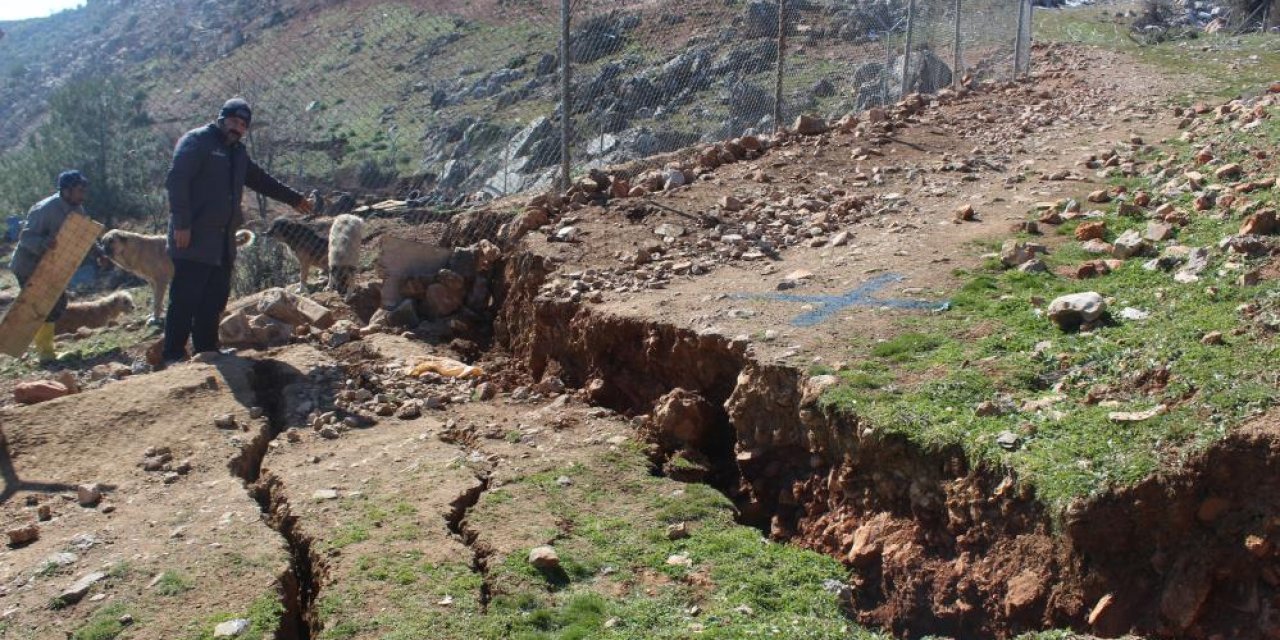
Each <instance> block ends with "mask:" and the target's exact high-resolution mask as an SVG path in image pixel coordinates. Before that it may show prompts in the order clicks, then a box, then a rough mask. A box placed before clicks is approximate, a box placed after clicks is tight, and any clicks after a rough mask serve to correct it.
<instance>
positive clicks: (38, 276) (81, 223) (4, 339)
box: [0, 213, 103, 358]
mask: <svg viewBox="0 0 1280 640" xmlns="http://www.w3.org/2000/svg"><path fill="white" fill-rule="evenodd" d="M102 230H103V227H102V225H101V224H98V223H97V222H94V221H93V220H90V219H89V217H88V216H85V215H83V214H79V213H72V214H71V215H69V216H67V220H66V222H63V223H62V228H61V229H59V230H58V237H57V246H56V247H55V248H54V249H53V250H52V251H46V252H45V254H44V257H42V258H41V259H40V264H38V265H36V270H35V273H32V274H31V279H30V280H28V281H27V286H26V287H23V289H22V293H19V294H18V299H17V300H14V302H13V305H12V306H10V307H9V310H8V311H7V312H6V313H5V314H4V318H3V319H0V353H7V354H9V355H11V356H13V357H15V358H17V357H20V356H21V355H22V352H24V351H26V350H27V345H29V344H31V339H32V338H34V337H35V335H36V330H37V329H39V328H40V325H41V324H42V323H44V319H45V318H46V317H48V315H49V312H50V311H52V310H53V305H54V304H56V303H57V302H58V296H60V295H62V292H63V291H66V289H67V285H69V284H71V276H72V275H74V274H75V272H76V269H78V268H80V263H81V262H84V257H85V256H86V255H88V254H89V249H90V248H91V247H93V243H94V242H96V241H97V240H98V236H99V235H101V234H102Z"/></svg>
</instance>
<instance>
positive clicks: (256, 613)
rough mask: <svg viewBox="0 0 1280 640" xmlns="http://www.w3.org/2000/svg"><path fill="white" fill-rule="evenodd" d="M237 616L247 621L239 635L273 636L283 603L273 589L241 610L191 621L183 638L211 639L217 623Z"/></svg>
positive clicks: (250, 636) (254, 636)
mask: <svg viewBox="0 0 1280 640" xmlns="http://www.w3.org/2000/svg"><path fill="white" fill-rule="evenodd" d="M237 618H244V619H246V620H248V621H249V628H248V629H247V630H245V632H244V633H243V634H241V637H243V638H262V637H275V634H276V630H278V629H279V628H280V623H281V621H282V620H283V619H284V603H282V602H281V601H280V595H279V594H277V593H275V592H274V591H272V592H268V593H265V594H263V595H262V596H261V597H259V598H258V599H257V600H254V601H253V602H252V603H250V605H249V608H248V609H247V610H245V611H243V612H238V613H228V612H224V613H219V614H215V615H212V616H209V617H207V618H205V619H204V620H198V621H195V622H192V623H191V624H190V625H188V627H187V629H188V630H187V632H186V636H185V638H186V640H213V629H214V627H216V626H217V625H218V624H219V623H222V622H226V621H227V620H235V619H237Z"/></svg>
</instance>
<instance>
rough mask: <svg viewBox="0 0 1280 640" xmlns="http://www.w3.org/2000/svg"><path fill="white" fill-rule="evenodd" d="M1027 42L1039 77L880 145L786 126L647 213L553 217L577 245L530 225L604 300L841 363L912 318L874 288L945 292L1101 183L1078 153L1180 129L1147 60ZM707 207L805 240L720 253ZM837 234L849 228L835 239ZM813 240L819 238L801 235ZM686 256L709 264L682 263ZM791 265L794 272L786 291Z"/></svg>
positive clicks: (925, 295)
mask: <svg viewBox="0 0 1280 640" xmlns="http://www.w3.org/2000/svg"><path fill="white" fill-rule="evenodd" d="M1036 54H1037V74H1036V75H1037V80H1036V82H1034V83H1028V84H1019V85H1014V86H997V87H994V88H990V89H988V90H983V91H979V92H977V93H974V94H972V95H969V96H967V97H964V98H962V99H959V100H956V101H954V102H951V103H950V104H946V105H940V106H938V107H936V108H930V109H928V110H926V111H924V112H923V113H922V114H920V115H918V116H913V117H910V118H908V119H907V121H906V123H905V124H904V125H903V126H904V128H903V129H900V130H898V131H894V132H893V133H892V136H891V137H892V140H893V141H891V142H888V143H887V144H884V145H882V146H876V145H873V144H870V143H869V142H868V136H867V135H861V136H855V135H852V134H849V133H841V132H835V133H828V134H824V135H821V136H797V137H792V138H790V139H789V140H787V141H786V142H784V143H782V144H781V145H780V146H779V147H778V148H776V149H774V150H772V151H771V152H770V153H768V154H767V155H765V156H764V157H763V158H761V159H760V160H757V161H747V162H742V163H738V164H732V165H726V166H723V167H720V168H719V169H717V170H716V171H715V172H713V173H710V174H708V175H706V176H703V179H700V180H699V181H697V182H696V183H695V184H693V185H692V186H689V187H683V188H679V189H677V190H675V191H671V192H668V191H664V192H661V193H659V194H656V195H654V196H650V198H652V202H653V203H655V205H657V206H654V207H650V208H648V209H647V211H651V212H652V213H648V214H646V215H643V217H642V219H641V220H639V221H636V220H635V218H636V216H635V215H634V214H633V213H632V212H633V211H634V210H635V209H636V208H638V207H640V205H638V204H635V203H632V202H629V201H627V200H621V201H619V200H615V201H614V204H613V205H612V206H611V207H610V208H609V210H607V211H601V210H599V209H596V208H590V207H589V208H586V209H583V210H581V211H579V212H577V213H575V214H572V215H570V217H569V219H568V220H566V221H564V222H562V223H561V224H562V225H572V226H573V227H575V228H576V229H577V230H578V232H579V234H580V237H581V238H582V239H581V242H576V243H564V242H543V241H540V240H539V238H536V237H535V238H533V239H532V240H531V241H530V243H529V246H530V248H531V250H533V251H535V252H539V253H542V254H545V255H547V256H549V257H551V258H553V259H554V260H556V261H558V262H560V263H562V266H561V267H560V269H559V272H560V274H561V275H562V279H563V280H564V281H565V284H566V285H571V284H572V283H573V282H575V281H587V282H588V284H590V285H591V286H590V287H586V289H588V290H589V291H600V296H599V299H600V303H599V304H600V307H601V309H602V310H603V311H605V312H607V313H617V314H621V315H624V316H627V317H635V318H641V319H651V320H657V321H661V322H664V323H672V324H675V325H678V326H683V327H688V328H691V329H693V330H696V331H712V332H714V333H719V334H722V335H725V336H730V337H734V336H746V337H747V338H748V339H749V340H751V342H752V344H753V347H754V349H755V352H756V353H757V354H758V355H760V356H763V357H765V358H766V359H774V358H781V359H783V360H785V361H787V362H789V363H791V364H806V363H809V362H814V361H817V362H825V363H839V362H847V361H848V360H849V359H850V358H856V357H858V355H857V353H858V351H859V350H860V349H859V348H858V347H864V346H865V345H866V344H868V343H871V342H874V341H875V340H881V339H885V338H889V337H892V336H893V335H894V334H896V332H898V331H900V330H901V326H902V324H903V321H904V316H906V317H907V318H905V320H906V321H908V322H909V316H911V315H913V314H917V313H920V311H911V310H907V311H903V310H898V309H893V308H891V307H889V305H890V304H892V303H885V304H881V303H878V302H877V300H895V299H896V300H909V301H928V302H931V303H933V304H932V305H929V306H940V305H941V304H942V303H943V302H945V300H946V299H947V297H948V295H949V293H950V292H952V291H954V290H955V289H956V288H957V287H958V286H959V284H960V283H961V280H960V279H959V278H956V277H954V275H953V272H954V271H956V270H957V269H969V270H971V269H973V268H975V267H977V266H979V265H980V264H981V262H982V256H983V255H984V254H987V253H990V252H991V251H992V250H993V246H994V245H993V242H998V241H999V240H1001V239H1003V238H1005V237H1007V236H1008V235H1009V233H1010V228H1011V227H1012V226H1014V225H1016V224H1018V223H1021V222H1023V221H1025V220H1028V219H1034V217H1033V216H1031V215H1030V214H1029V212H1032V210H1033V207H1034V205H1035V204H1036V203H1038V202H1042V201H1045V200H1048V201H1056V200H1059V199H1064V198H1069V197H1074V198H1076V199H1078V200H1080V201H1081V202H1083V201H1084V196H1085V195H1086V194H1087V193H1089V192H1090V191H1093V190H1095V189H1097V188H1099V187H1098V185H1100V184H1103V183H1104V181H1103V180H1101V179H1099V178H1098V176H1097V175H1096V173H1097V172H1096V171H1095V170H1093V169H1089V168H1087V167H1084V166H1082V161H1083V160H1084V159H1087V158H1088V157H1090V156H1094V155H1101V154H1103V153H1105V152H1106V151H1108V150H1111V149H1113V148H1132V145H1131V144H1130V141H1131V139H1132V138H1133V137H1134V136H1138V137H1140V138H1142V139H1143V140H1144V141H1145V142H1149V143H1153V142H1155V141H1157V140H1162V139H1165V138H1167V137H1169V136H1170V135H1171V134H1173V133H1174V132H1175V130H1174V128H1173V125H1172V123H1171V122H1170V121H1169V119H1168V118H1163V117H1159V116H1162V115H1164V114H1166V113H1167V112H1168V106H1169V103H1170V101H1171V99H1172V98H1173V97H1174V96H1175V95H1177V92H1178V87H1176V86H1173V85H1172V84H1170V83H1163V82H1161V81H1160V80H1159V77H1160V76H1159V74H1158V73H1155V72H1154V71H1153V70H1146V71H1145V72H1144V71H1143V70H1142V69H1141V68H1135V67H1134V65H1133V64H1132V63H1131V62H1129V61H1128V60H1126V59H1124V58H1122V57H1120V56H1118V55H1115V54H1110V53H1106V52H1100V51H1084V50H1079V49H1072V48H1067V47H1060V46H1053V47H1048V48H1042V49H1037V52H1036ZM1041 60H1044V61H1045V62H1043V63H1041V62H1040V61H1041ZM865 152H870V153H871V154H873V155H868V154H867V153H865ZM762 176H763V177H762ZM1050 178H1056V179H1050ZM1063 178H1065V179H1063ZM762 179H763V180H767V181H768V182H764V183H762V182H760V180H762ZM726 196H731V197H733V198H735V199H737V200H739V201H740V202H742V203H743V204H744V205H745V207H746V211H745V212H727V211H725V210H724V208H723V207H722V206H720V200H721V199H722V198H724V197H726ZM849 198H856V199H859V200H862V201H865V202H866V204H865V205H863V206H862V207H861V209H860V210H859V211H856V212H853V213H841V212H840V210H839V208H838V207H837V206H829V204H828V202H834V203H836V204H837V205H838V204H839V203H840V202H841V201H842V200H846V199H849ZM815 203H816V206H813V205H815ZM965 205H969V206H972V207H973V209H974V211H975V213H976V217H977V220H975V221H972V222H965V223H963V224H956V223H955V211H956V210H957V209H958V208H960V207H962V206H965ZM806 207H807V208H806ZM672 210H676V211H679V212H683V213H684V214H687V215H677V214H676V213H675V212H673V211H672ZM700 214H705V215H712V216H716V217H717V218H718V219H720V220H721V221H722V222H723V224H722V225H721V229H722V230H723V233H722V234H721V236H722V237H723V235H729V234H730V233H737V234H738V235H744V234H745V235H746V236H748V238H749V237H750V236H751V235H752V233H753V229H756V228H758V229H764V228H767V227H768V226H769V225H770V224H771V221H770V218H773V220H774V222H772V224H773V225H774V226H776V225H778V224H780V223H778V222H776V220H779V219H788V218H789V217H796V218H800V219H802V220H806V221H807V222H805V223H802V224H799V225H795V228H796V231H795V233H796V234H798V235H800V236H801V241H799V242H798V243H797V246H794V247H792V248H789V249H784V250H781V251H780V252H779V255H778V256H777V257H776V258H770V257H768V256H765V255H760V254H759V252H757V253H756V254H755V255H756V257H755V258H754V259H752V258H751V255H752V252H751V251H750V250H748V251H746V252H745V253H746V254H747V255H746V258H745V259H744V258H738V259H726V258H725V254H726V253H728V254H729V255H733V254H734V253H736V254H738V255H741V254H743V253H744V252H743V251H742V250H740V249H739V250H738V251H736V252H733V251H726V249H725V243H723V242H718V241H716V240H715V239H714V238H715V236H716V233H715V231H714V230H709V229H705V228H700V227H699V224H698V223H697V222H696V221H694V220H691V219H690V218H689V217H688V216H694V217H697V216H698V215H700ZM664 224H666V225H677V226H679V227H682V228H683V230H684V231H685V233H686V234H687V235H684V236H681V237H680V238H679V239H678V240H677V241H675V242H665V243H664V242H663V241H662V237H661V236H659V235H657V234H656V233H655V230H657V229H659V227H660V226H661V225H664ZM815 226H816V227H828V230H825V231H823V232H822V233H820V234H816V235H817V237H818V240H817V241H811V240H809V239H806V238H804V237H803V236H805V235H806V234H808V233H809V230H810V228H811V227H815ZM841 232H847V236H846V239H845V240H844V241H843V242H842V243H841V244H840V246H833V243H832V240H834V239H835V237H836V236H837V235H839V234H840V233H841ZM1046 232H1050V233H1051V232H1052V229H1051V228H1046ZM1047 240H1048V241H1049V242H1051V243H1052V242H1054V239H1053V238H1052V236H1050V237H1048V238H1047ZM811 242H812V244H817V245H818V246H816V247H809V246H807V245H808V244H810V243H811ZM746 244H751V243H750V242H748V243H746ZM658 247H662V253H661V255H660V257H658V258H656V259H654V260H653V261H652V262H651V263H648V264H646V265H643V266H640V267H634V266H631V265H629V264H628V262H633V261H634V259H633V256H634V255H635V254H636V252H637V251H638V250H644V249H646V248H648V249H656V248H658ZM654 255H658V254H657V252H656V251H655V252H654ZM682 263H683V264H682ZM690 264H692V265H698V267H695V271H696V270H698V268H699V267H701V268H703V269H705V270H707V271H710V273H709V274H707V275H701V276H697V275H687V273H688V270H689V267H688V265H690ZM566 274H580V275H579V277H578V278H572V277H570V278H563V276H564V275H566ZM793 275H801V276H802V277H801V278H800V279H796V280H793V281H792V282H794V285H795V286H794V287H789V285H790V284H792V283H791V282H787V280H788V279H789V277H790V276H793ZM592 281H594V283H593V282H592ZM655 281H656V282H658V283H659V284H656V285H655V284H654V282H655ZM868 283H870V285H871V286H870V287H869V288H867V289H864V290H863V291H861V292H860V291H859V290H860V289H863V288H864V287H867V285H868ZM784 287H787V288H786V289H784ZM570 288H571V287H570V286H564V287H561V288H560V291H561V292H568V291H569V290H570ZM619 288H622V289H624V291H621V292H619V291H618V289H619ZM551 292H552V293H555V292H556V289H555V288H554V287H553V288H552V289H551ZM855 292H858V293H855ZM851 294H852V295H851ZM859 294H861V295H859ZM772 296H784V298H783V299H777V298H774V299H770V297H772ZM785 296H790V297H791V299H790V300H788V299H786V298H785ZM583 297H584V299H586V300H593V299H594V298H593V297H592V295H591V294H590V293H588V294H586V295H584V296H583ZM806 297H825V298H828V299H826V300H818V301H814V300H808V299H806ZM830 298H845V299H844V300H831V299H830ZM815 312H816V313H818V314H821V317H820V318H814V317H813V316H814V313H815ZM766 332H769V333H768V337H766ZM849 347H855V348H854V349H850V348H849Z"/></svg>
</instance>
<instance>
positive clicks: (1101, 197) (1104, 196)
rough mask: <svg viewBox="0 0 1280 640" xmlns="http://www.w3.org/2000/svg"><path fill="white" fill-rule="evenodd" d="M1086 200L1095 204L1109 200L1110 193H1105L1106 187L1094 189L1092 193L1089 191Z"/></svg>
mask: <svg viewBox="0 0 1280 640" xmlns="http://www.w3.org/2000/svg"><path fill="white" fill-rule="evenodd" d="M1087 200H1088V201H1089V202H1093V203H1096V204H1102V203H1105V202H1111V194H1110V193H1107V190H1106V189H1099V190H1097V191H1094V192H1093V193H1090V194H1089V197H1088V198H1087Z"/></svg>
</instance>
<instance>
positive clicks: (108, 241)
mask: <svg viewBox="0 0 1280 640" xmlns="http://www.w3.org/2000/svg"><path fill="white" fill-rule="evenodd" d="M126 242H128V237H127V236H125V235H124V234H121V233H120V232H119V231H118V230H116V229H112V230H110V231H108V232H106V233H105V234H104V235H103V236H102V237H101V238H99V239H98V250H99V251H101V252H102V257H103V258H113V257H115V256H116V254H117V253H119V251H120V246H121V245H123V244H125V243H126Z"/></svg>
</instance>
